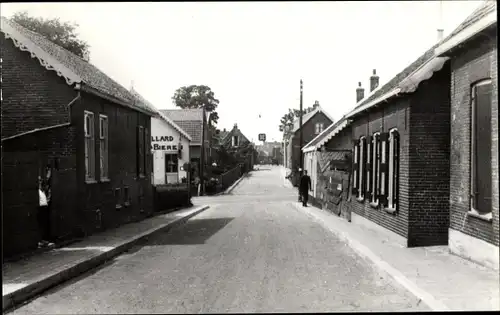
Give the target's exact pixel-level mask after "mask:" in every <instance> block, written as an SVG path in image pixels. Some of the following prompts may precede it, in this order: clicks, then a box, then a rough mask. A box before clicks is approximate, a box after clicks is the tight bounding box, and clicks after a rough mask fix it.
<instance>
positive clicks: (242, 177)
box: [222, 173, 248, 195]
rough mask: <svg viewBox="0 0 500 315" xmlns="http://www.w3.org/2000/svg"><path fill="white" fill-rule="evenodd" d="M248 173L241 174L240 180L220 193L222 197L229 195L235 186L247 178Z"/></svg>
mask: <svg viewBox="0 0 500 315" xmlns="http://www.w3.org/2000/svg"><path fill="white" fill-rule="evenodd" d="M247 175H248V173H245V174H243V176H241V177H240V178H238V179H237V180H236V181H235V182H234V183H233V184H232V185H231V186H230V187H229V188H228V189H226V191H224V192H223V193H222V195H227V194H230V193H231V191H233V189H234V188H236V186H237V185H238V184H239V183H240V182H241V181H242V180H243V179H244V178H245V177H247Z"/></svg>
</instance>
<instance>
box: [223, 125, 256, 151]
mask: <svg viewBox="0 0 500 315" xmlns="http://www.w3.org/2000/svg"><path fill="white" fill-rule="evenodd" d="M249 144H250V141H249V140H248V138H247V137H246V136H245V135H244V134H243V133H242V132H241V130H240V129H239V128H238V125H237V124H234V126H233V129H231V131H229V132H228V133H227V134H226V136H225V137H224V138H223V139H222V140H221V145H222V146H223V147H224V148H226V149H227V150H231V149H236V148H241V147H245V146H247V145H249Z"/></svg>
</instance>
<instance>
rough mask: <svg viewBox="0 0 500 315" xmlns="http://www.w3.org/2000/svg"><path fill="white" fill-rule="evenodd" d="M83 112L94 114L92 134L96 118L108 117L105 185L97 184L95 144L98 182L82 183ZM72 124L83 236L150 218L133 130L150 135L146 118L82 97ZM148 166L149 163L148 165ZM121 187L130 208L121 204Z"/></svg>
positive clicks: (147, 185)
mask: <svg viewBox="0 0 500 315" xmlns="http://www.w3.org/2000/svg"><path fill="white" fill-rule="evenodd" d="M84 110H88V111H91V112H93V113H94V115H95V126H94V128H95V130H96V131H98V130H99V128H98V126H99V119H98V117H99V114H104V115H107V117H108V123H109V129H108V136H109V157H108V158H109V177H110V179H109V181H101V180H99V178H100V175H99V144H98V143H97V142H96V147H95V153H96V157H95V161H96V178H97V179H98V181H97V182H96V183H86V182H85V159H84V155H83V152H84V150H85V147H84V135H83V123H84ZM72 121H73V124H74V126H75V127H76V128H77V130H79V132H78V136H77V148H78V152H80V153H81V154H78V160H77V166H78V167H77V169H78V173H77V177H76V180H77V185H78V200H79V202H78V207H79V211H80V213H81V215H82V222H84V224H83V227H84V229H85V232H86V233H87V234H91V233H93V232H95V231H98V230H104V229H108V228H112V227H117V226H119V225H122V224H124V223H127V222H132V221H137V220H140V219H143V218H145V217H147V216H148V215H151V214H152V213H153V188H152V183H151V172H150V170H151V168H150V169H146V170H145V177H139V176H138V174H137V126H139V125H141V126H144V127H145V128H147V129H148V132H149V134H150V135H151V120H150V117H149V116H147V115H145V114H142V113H139V112H137V111H134V110H132V109H129V108H126V107H123V106H120V105H115V104H112V103H110V102H108V101H105V100H103V99H100V98H98V97H95V96H93V95H90V94H87V93H82V97H81V99H80V100H79V101H78V102H77V103H75V106H74V108H73V111H72ZM146 144H147V145H148V146H149V148H148V149H147V150H146V153H150V152H151V147H150V145H151V142H150V141H146ZM146 157H148V156H146ZM149 157H150V156H149ZM151 162H152V161H149V163H151ZM125 187H128V193H129V199H130V205H126V204H125V200H124V188H125ZM115 189H119V197H118V198H116V197H115ZM141 196H143V198H141ZM141 202H142V204H141ZM117 205H121V207H119V208H117V207H116V206H117Z"/></svg>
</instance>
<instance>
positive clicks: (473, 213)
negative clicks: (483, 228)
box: [467, 209, 493, 223]
mask: <svg viewBox="0 0 500 315" xmlns="http://www.w3.org/2000/svg"><path fill="white" fill-rule="evenodd" d="M467 216H469V217H474V218H478V219H480V220H483V221H486V222H490V223H491V222H493V215H492V213H491V212H490V213H487V214H481V213H479V212H477V211H476V210H474V209H471V210H470V211H469V212H467Z"/></svg>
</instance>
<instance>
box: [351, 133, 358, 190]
mask: <svg viewBox="0 0 500 315" xmlns="http://www.w3.org/2000/svg"><path fill="white" fill-rule="evenodd" d="M353 144H354V146H353V155H354V159H353V167H352V174H353V181H352V184H353V185H352V194H353V195H357V194H358V190H359V140H354V141H353ZM356 151H357V153H356Z"/></svg>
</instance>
